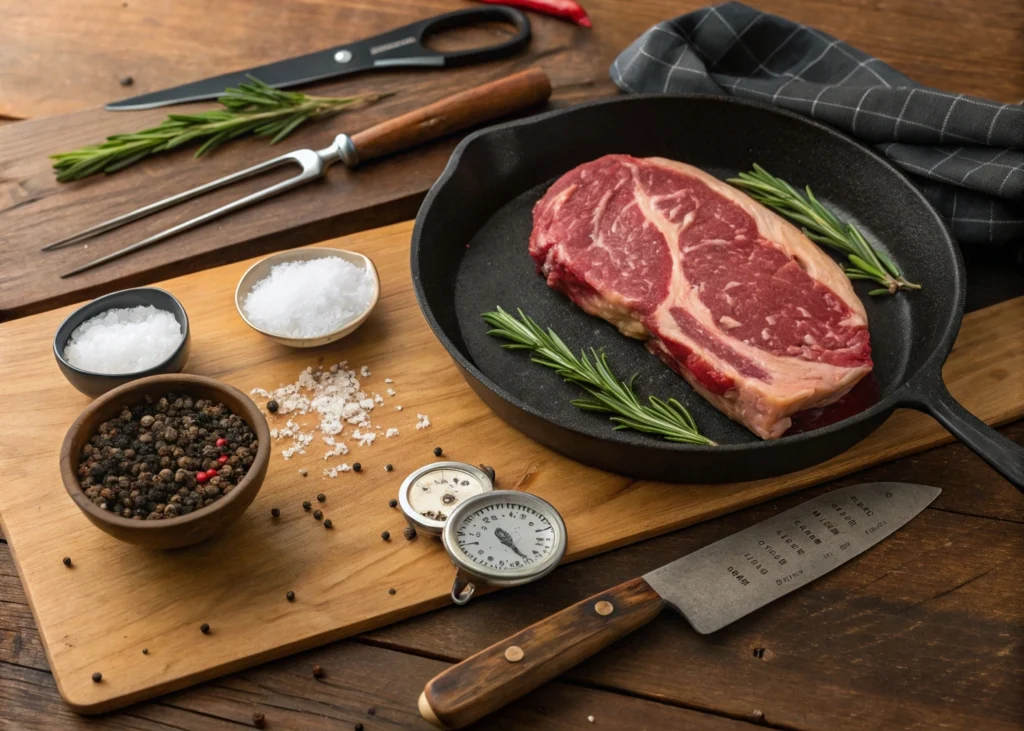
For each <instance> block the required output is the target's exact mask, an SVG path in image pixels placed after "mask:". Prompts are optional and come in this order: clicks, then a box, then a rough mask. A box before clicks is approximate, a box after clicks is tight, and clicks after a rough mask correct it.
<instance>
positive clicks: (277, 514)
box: [270, 508, 281, 518]
mask: <svg viewBox="0 0 1024 731" xmlns="http://www.w3.org/2000/svg"><path fill="white" fill-rule="evenodd" d="M270 514H271V515H273V516H274V517H275V518H280V517H281V508H271V509H270Z"/></svg>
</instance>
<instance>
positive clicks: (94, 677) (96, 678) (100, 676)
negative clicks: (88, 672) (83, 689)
mask: <svg viewBox="0 0 1024 731" xmlns="http://www.w3.org/2000/svg"><path fill="white" fill-rule="evenodd" d="M101 680H103V673H93V674H92V682H94V683H98V682H100V681H101Z"/></svg>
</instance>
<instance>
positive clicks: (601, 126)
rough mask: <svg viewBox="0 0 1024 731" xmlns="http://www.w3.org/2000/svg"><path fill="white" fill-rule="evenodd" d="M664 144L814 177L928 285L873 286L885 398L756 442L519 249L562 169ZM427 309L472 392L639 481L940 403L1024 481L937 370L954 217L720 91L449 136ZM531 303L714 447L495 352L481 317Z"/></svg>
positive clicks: (794, 458) (655, 150)
mask: <svg viewBox="0 0 1024 731" xmlns="http://www.w3.org/2000/svg"><path fill="white" fill-rule="evenodd" d="M613 152H615V153H628V154H631V155H636V156H639V157H646V156H655V155H657V156H663V157H668V158H672V159H675V160H681V161H683V162H687V163H690V164H692V165H696V166H698V167H700V168H703V169H704V170H706V171H708V172H710V173H712V174H714V175H717V176H719V177H722V178H725V177H728V176H730V175H733V174H735V173H736V172H738V171H740V170H748V169H750V167H751V165H752V164H753V163H754V162H758V163H760V164H761V165H763V166H764V167H766V168H767V169H768V170H769V171H771V172H772V173H774V174H776V175H778V176H780V177H782V178H785V179H787V180H789V181H790V182H792V183H794V184H797V185H798V186H803V185H810V186H811V187H812V188H813V189H814V192H815V194H816V195H818V196H819V197H820V198H822V199H824V201H825V202H826V204H827V205H829V206H831V207H833V208H834V209H837V210H838V211H839V212H841V213H842V214H843V215H845V216H847V217H850V218H852V219H853V220H855V221H856V222H857V223H858V224H859V225H860V227H861V230H862V231H864V233H865V234H866V235H867V236H868V238H869V239H871V240H872V242H873V243H879V242H881V243H882V245H883V248H885V250H886V251H887V252H888V253H889V254H890V255H891V256H892V258H893V259H894V260H895V261H896V263H897V264H898V265H899V266H900V267H901V268H902V269H903V271H904V273H905V275H906V276H907V277H908V278H909V279H910V280H911V281H917V282H921V283H922V284H923V285H924V289H923V290H921V291H920V292H916V293H907V294H898V295H896V296H893V297H882V298H872V297H868V296H867V294H866V291H867V290H868V289H869V288H870V287H867V286H861V285H862V284H864V283H858V286H857V292H858V294H859V295H860V296H861V298H862V299H863V301H864V304H865V307H866V308H867V313H868V320H869V325H870V329H871V341H872V346H873V356H874V360H875V370H874V377H875V379H876V380H877V383H878V388H879V396H878V400H877V402H875V403H874V404H873V405H871V406H869V407H868V408H867V409H866V410H863V411H861V412H860V413H857V414H856V415H854V416H851V417H849V418H847V419H844V420H842V421H839V422H838V423H835V424H832V425H830V426H826V427H823V428H820V429H815V430H813V431H808V432H805V433H801V434H794V435H792V436H783V437H782V438H781V439H777V440H774V441H762V440H760V439H759V438H757V437H755V436H754V435H753V434H751V433H750V432H748V431H747V430H746V429H745V428H744V427H742V426H739V425H738V424H735V423H733V422H732V421H730V420H729V419H728V418H726V417H725V416H723V415H722V414H720V413H719V412H718V411H717V410H715V409H714V408H712V407H711V406H710V405H709V404H707V403H706V402H705V401H704V400H703V399H702V398H700V397H699V396H698V395H696V394H695V393H693V392H692V391H691V390H690V388H689V386H687V385H686V383H685V382H684V381H683V380H682V379H680V378H679V377H678V376H676V375H675V374H674V373H672V372H671V371H670V370H669V369H668V368H667V367H666V366H664V365H663V364H662V363H661V362H660V361H658V360H657V359H656V358H654V357H653V356H651V355H649V354H648V353H647V352H646V350H644V348H643V345H642V344H641V343H640V342H637V341H631V340H630V339H628V338H625V337H623V336H621V335H619V333H618V332H617V331H616V330H615V329H614V328H613V327H612V326H611V325H609V324H607V323H604V322H603V321H601V320H599V319H597V318H594V317H591V316H589V315H587V314H586V313H584V312H583V311H582V310H580V309H579V308H578V307H577V306H576V305H574V304H573V303H572V302H571V301H569V299H568V298H566V297H565V296H564V295H561V294H559V293H557V292H554V291H553V290H551V289H549V288H548V287H547V286H546V284H545V283H544V280H543V278H542V277H541V276H539V275H538V274H537V273H536V271H535V269H534V265H533V262H532V260H531V259H530V257H529V255H528V253H527V243H528V240H529V236H530V231H531V228H532V217H531V212H532V207H533V204H534V203H535V202H536V201H537V199H538V198H539V197H540V196H541V195H542V194H543V193H544V191H545V190H546V189H547V187H548V185H549V184H550V183H551V182H552V181H553V180H554V179H555V178H556V177H557V176H559V175H561V174H562V173H564V172H566V171H567V170H569V169H570V168H572V167H574V166H576V165H579V164H581V163H584V162H587V161H589V160H593V159H594V158H596V157H599V156H601V155H604V154H606V153H613ZM412 273H413V282H414V285H415V288H416V296H417V298H418V300H419V304H420V308H421V309H422V310H423V314H424V316H425V317H426V319H427V322H428V323H429V324H430V327H431V328H432V329H433V330H434V333H435V334H436V335H437V337H438V339H439V340H440V341H441V343H442V344H443V345H444V347H445V348H447V350H448V352H449V353H450V354H451V356H452V358H453V359H454V360H455V363H456V365H457V366H458V368H459V369H460V370H461V372H462V374H463V376H465V378H466V380H467V381H468V382H469V385H470V386H472V388H473V389H474V390H475V391H476V393H477V394H478V395H479V396H480V397H481V398H482V399H483V400H484V401H485V402H486V403H487V404H488V405H489V406H490V407H491V408H492V409H493V410H494V411H495V412H497V414H498V415H499V416H501V417H502V418H503V419H505V420H506V421H508V422H509V423H510V424H512V425H513V426H515V427H516V428H518V429H519V430H521V431H522V432H524V433H525V434H527V435H529V436H530V437H532V438H534V439H536V440H537V441H539V442H541V443H542V444H545V445H547V446H548V447H551V448H552V449H555V450H556V451H559V452H561V453H562V454H565V455H567V456H569V457H572V458H573V459H576V460H579V461H580V462H584V463H587V464H590V465H594V466H596V467H600V468H602V469H606V470H610V471H613V472H619V473H623V474H628V475H633V476H636V477H642V478H649V479H658V480H668V481H672V482H690V483H693V482H723V481H736V480H750V479H756V478H762V477H769V476H772V475H778V474H782V473H785V472H791V471H793V470H797V469H801V468H803V467H807V466H809V465H812V464H816V463H818V462H822V461H824V460H826V459H828V458H830V457H833V456H835V455H837V454H839V453H840V452H842V451H844V450H846V449H847V448H849V447H850V446H852V445H853V444H855V443H857V442H859V441H860V440H861V439H863V438H864V437H866V436H867V435H868V434H870V433H871V432H872V431H874V430H875V429H876V428H877V427H878V426H879V425H880V424H881V423H882V422H883V421H885V419H886V418H887V417H888V416H889V414H890V413H892V411H893V409H895V408H897V407H901V406H907V407H911V408H914V409H918V410H921V411H925V412H927V413H929V414H931V415H932V416H933V417H935V418H936V419H938V420H939V422H941V423H942V424H943V426H945V427H946V428H947V429H949V430H950V431H951V432H952V433H953V434H954V435H956V436H957V437H958V438H959V439H960V440H962V441H963V442H964V443H966V444H967V445H968V446H969V447H971V449H973V450H974V451H976V452H977V453H978V454H979V455H981V456H982V457H983V458H984V459H985V460H986V461H987V462H988V463H989V464H990V465H992V466H993V467H995V469H997V470H998V471H999V472H1001V473H1002V474H1003V475H1004V476H1006V477H1007V478H1008V479H1009V480H1010V481H1011V482H1013V483H1014V484H1015V485H1016V486H1017V487H1024V447H1021V446H1018V445H1016V444H1014V443H1013V442H1011V441H1010V440H1008V439H1006V438H1004V437H1002V436H1001V435H999V434H998V433H997V432H995V431H994V430H992V429H990V428H989V427H988V426H986V425H985V424H984V423H983V422H981V421H980V420H979V419H977V418H975V417H974V416H973V415H971V414H970V413H969V412H968V411H967V410H965V409H964V408H963V407H962V406H960V404H958V403H957V402H956V401H955V400H954V399H953V398H952V396H950V394H949V392H948V391H947V390H946V387H945V386H944V385H943V382H942V377H941V367H942V364H943V362H944V361H945V359H946V356H947V355H948V354H949V351H950V348H951V347H952V345H953V340H954V338H955V337H956V334H957V330H958V329H959V327H960V320H961V317H962V315H963V307H964V270H963V263H962V261H961V259H960V253H959V250H958V249H957V245H956V242H955V241H954V240H953V237H952V235H951V234H950V232H949V229H948V228H947V227H946V225H945V224H944V222H943V221H942V219H941V218H940V217H939V215H938V214H937V213H936V212H935V210H934V209H932V208H931V206H929V205H928V203H927V202H926V201H925V199H924V198H923V197H922V196H921V194H920V193H919V192H918V191H917V189H916V188H914V186H913V185H912V184H911V183H910V182H909V181H908V180H907V179H906V178H904V177H903V175H902V174H901V173H899V172H898V171H897V170H896V169H895V168H893V167H892V166H891V165H889V164H888V163H887V162H886V161H885V160H884V159H882V158H881V157H880V156H878V155H877V154H875V153H874V152H872V151H871V150H869V149H868V148H867V147H864V146H863V145H861V144H859V143H857V142H855V141H853V140H852V139H850V138H848V137H846V136H845V135H843V134H841V133H839V132H836V131H835V130H833V129H831V128H829V127H826V126H824V125H821V124H817V123H815V122H813V121H809V120H807V119H805V118H803V117H799V116H797V115H794V114H790V113H788V112H784V111H780V110H777V109H774V108H771V107H768V106H764V105H759V104H751V103H747V102H739V101H735V100H732V99H726V98H722V97H710V96H665V95H657V96H628V97H619V98H616V99H611V100H607V101H599V102H594V103H590V104H584V105H582V106H578V107H573V108H571V109H565V110H558V111H554V112H548V113H545V114H541V115H538V116H536V117H532V118H529V119H525V120H519V121H513V122H509V123H507V124H502V125H499V126H496V127H491V128H489V129H485V130H481V131H479V132H477V133H475V134H472V135H470V136H469V137H467V138H466V139H465V140H463V142H462V143H461V144H460V145H459V146H458V147H457V148H456V150H455V152H454V153H453V154H452V157H451V160H450V161H449V162H448V166H447V168H445V171H444V173H443V174H442V175H441V177H440V178H439V179H438V181H437V183H435V184H434V187H433V188H432V189H431V190H430V192H429V193H428V195H427V197H426V200H424V202H423V205H422V207H421V208H420V211H419V215H418V216H417V218H416V227H415V230H414V232H413V238H412ZM495 305H501V306H502V307H504V308H505V309H506V310H510V311H513V312H514V311H515V309H516V308H517V307H520V308H522V309H523V310H524V311H525V312H526V313H527V314H529V315H530V316H532V317H533V318H534V319H535V320H537V322H539V323H540V324H541V325H544V326H550V327H553V328H554V329H555V330H556V331H557V332H558V334H559V335H560V336H561V337H562V339H563V340H565V342H566V343H567V344H569V345H570V347H573V348H574V349H579V348H581V347H590V346H595V347H598V348H603V349H604V350H605V352H606V353H607V354H608V357H609V361H610V362H611V364H612V366H613V367H614V368H615V369H616V371H617V373H618V374H619V375H620V376H622V377H628V376H629V375H631V374H632V373H637V374H639V376H638V378H637V381H636V386H637V390H638V392H639V393H640V395H641V397H645V396H646V395H647V394H654V395H658V396H661V397H662V398H667V397H669V396H676V397H677V398H679V399H680V401H682V402H683V403H684V404H685V405H686V406H687V407H688V408H689V409H690V411H691V413H692V414H693V415H694V417H695V418H696V420H697V423H698V424H699V425H700V427H701V431H702V432H703V433H704V434H706V435H707V436H709V437H710V438H711V439H713V440H715V441H716V442H717V443H718V446H715V447H703V446H692V445H683V444H673V443H670V442H665V441H662V440H660V439H657V438H655V437H651V436H647V435H642V434H638V433H635V432H630V431H620V432H615V431H612V429H611V424H610V423H609V422H608V420H607V417H606V415H602V414H591V413H586V412H582V411H580V410H578V409H576V408H575V407H573V406H572V405H571V404H570V400H571V399H572V398H573V397H574V396H576V395H578V393H579V391H578V389H576V388H575V387H572V386H569V385H567V384H565V383H563V382H561V380H560V379H559V378H558V377H557V376H556V375H555V374H554V373H553V372H551V371H549V370H547V369H545V368H542V367H540V366H537V365H534V364H532V363H530V362H529V360H528V358H527V356H526V355H525V354H523V353H522V352H518V351H508V350H504V349H502V348H501V347H499V345H500V343H499V341H496V340H495V339H494V338H492V337H489V336H488V335H487V334H486V333H487V327H486V325H485V324H484V322H483V320H482V319H481V318H480V314H481V313H482V312H484V311H486V310H491V309H494V307H495Z"/></svg>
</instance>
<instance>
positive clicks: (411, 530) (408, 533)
mask: <svg viewBox="0 0 1024 731" xmlns="http://www.w3.org/2000/svg"><path fill="white" fill-rule="evenodd" d="M402 535H404V536H405V539H406V540H407V541H411V540H412V539H413V538H415V537H416V528H415V526H413V524H412V523H410V524H409V525H407V526H405V530H403V531H402Z"/></svg>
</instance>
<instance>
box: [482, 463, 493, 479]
mask: <svg viewBox="0 0 1024 731" xmlns="http://www.w3.org/2000/svg"><path fill="white" fill-rule="evenodd" d="M480 469H482V470H483V471H484V472H486V473H487V476H488V477H490V478H491V482H494V468H493V467H488V466H487V465H485V464H482V465H480Z"/></svg>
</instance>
